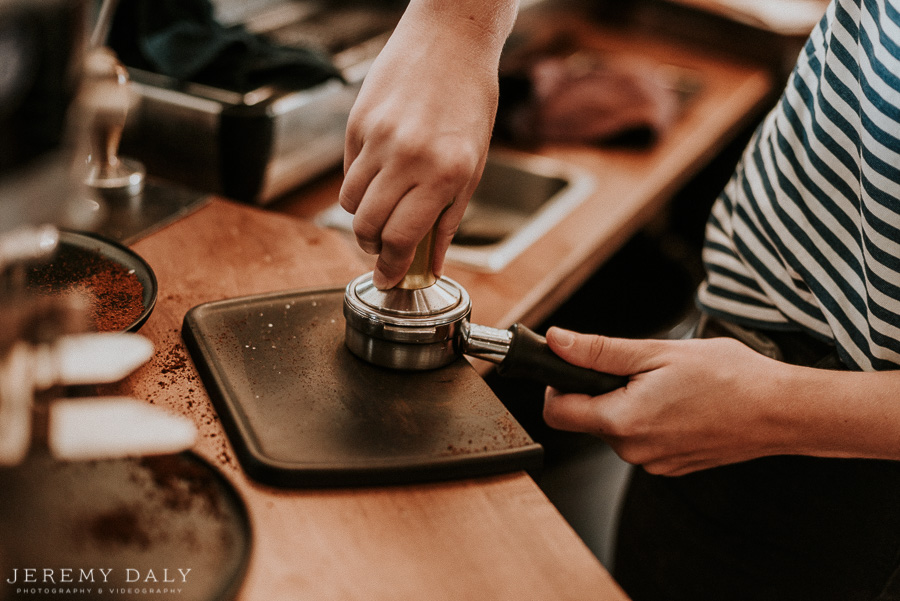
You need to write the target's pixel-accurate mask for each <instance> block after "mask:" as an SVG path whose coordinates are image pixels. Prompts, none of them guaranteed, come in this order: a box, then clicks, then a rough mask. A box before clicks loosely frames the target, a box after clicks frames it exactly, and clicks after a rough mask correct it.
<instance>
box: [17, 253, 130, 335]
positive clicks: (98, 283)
mask: <svg viewBox="0 0 900 601" xmlns="http://www.w3.org/2000/svg"><path fill="white" fill-rule="evenodd" d="M27 284H28V288H29V289H30V290H31V291H32V292H35V293H37V294H41V295H63V294H76V295H78V296H79V297H81V298H82V299H83V300H84V301H85V302H86V304H87V306H88V312H89V321H90V324H91V325H92V326H93V329H94V330H95V331H97V332H118V331H122V330H125V329H127V328H128V327H129V326H131V324H133V323H134V322H135V321H136V320H137V319H138V317H140V315H141V313H143V311H144V300H143V296H144V286H143V285H142V284H141V282H140V281H139V280H138V278H137V275H135V273H134V270H130V269H127V268H126V267H125V266H123V265H120V264H118V263H116V262H115V261H112V260H110V259H108V258H106V257H104V256H102V255H100V254H98V253H96V252H94V251H90V250H86V249H82V248H78V247H76V246H70V245H61V247H60V252H59V254H58V255H57V257H56V258H55V259H54V260H53V261H51V262H50V263H45V264H43V265H38V266H36V267H33V268H31V269H30V271H29V273H28V277H27Z"/></svg>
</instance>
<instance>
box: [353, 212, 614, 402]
mask: <svg viewBox="0 0 900 601" xmlns="http://www.w3.org/2000/svg"><path fill="white" fill-rule="evenodd" d="M434 235H435V228H432V230H431V231H430V232H429V234H428V235H427V236H426V237H425V239H424V240H422V242H420V243H419V245H418V247H417V248H416V254H415V258H414V259H413V263H412V265H411V267H410V269H409V272H408V273H407V274H406V276H405V277H404V278H403V280H402V281H401V282H400V283H399V284H398V285H397V286H395V287H394V288H391V289H389V290H379V289H377V288H376V287H375V285H374V284H373V282H372V275H373V273H372V272H369V273H366V274H363V275H361V276H359V277H358V278H356V279H354V280H353V281H351V282H350V283H349V284H348V285H347V288H346V290H345V292H344V318H345V320H346V327H345V334H344V341H345V344H346V346H347V348H348V349H349V350H350V352H351V353H353V354H354V355H356V356H357V357H359V358H360V359H362V360H364V361H367V362H369V363H373V364H375V365H379V366H381V367H387V368H391V369H400V370H427V369H436V368H439V367H442V366H444V365H447V364H449V363H450V362H452V361H454V360H455V359H456V358H457V357H459V356H460V355H461V354H466V355H469V356H472V357H477V358H479V359H485V360H487V361H490V362H492V363H496V364H497V372H498V373H499V374H500V375H503V376H509V377H525V378H529V379H534V380H538V381H540V382H542V383H544V384H548V385H550V386H553V387H554V388H556V389H558V390H562V391H566V392H580V393H585V394H591V395H600V394H605V393H607V392H610V391H612V390H614V389H616V388H620V387H622V386H624V385H626V384H627V383H628V378H626V377H623V376H614V375H611V374H605V373H600V372H596V371H593V370H590V369H585V368H582V367H577V366H575V365H572V364H570V363H567V362H565V361H563V360H562V359H560V358H559V357H558V356H557V355H556V354H555V353H554V352H553V351H552V350H550V348H549V347H548V346H547V341H546V339H544V337H542V336H539V335H538V334H535V333H534V332H532V331H531V330H529V329H528V328H526V327H525V326H523V325H521V324H514V325H513V326H512V327H510V328H509V329H507V330H503V329H498V328H491V327H487V326H481V325H477V324H473V323H470V321H469V315H470V313H471V309H472V303H471V300H470V299H469V295H468V293H467V292H466V291H465V289H464V288H463V287H462V286H460V285H459V284H458V283H456V282H455V281H453V280H451V279H450V278H448V277H445V276H442V277H441V278H437V277H435V276H434V274H433V272H432V269H431V264H432V257H433V254H434Z"/></svg>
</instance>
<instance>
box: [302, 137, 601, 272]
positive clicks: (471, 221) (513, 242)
mask: <svg viewBox="0 0 900 601" xmlns="http://www.w3.org/2000/svg"><path fill="white" fill-rule="evenodd" d="M596 185H597V182H596V179H595V178H594V177H593V176H592V175H591V174H590V173H588V172H586V171H583V170H581V169H578V168H576V167H574V166H572V165H570V164H568V163H565V162H562V161H558V160H555V159H550V158H547V157H540V156H536V155H531V154H525V153H519V152H513V151H492V152H491V154H490V155H489V156H488V162H487V165H485V169H484V175H483V176H482V178H481V182H480V183H479V185H478V188H477V189H476V191H475V194H474V195H473V197H472V200H471V201H470V202H469V206H468V208H467V209H466V214H465V216H464V217H463V221H462V223H461V224H460V228H459V232H458V233H457V235H456V237H455V238H454V241H453V245H452V246H451V247H450V250H449V251H448V253H447V258H448V260H450V261H455V262H458V263H462V264H465V265H468V266H470V267H474V268H476V269H479V270H481V271H488V272H494V271H500V270H502V269H503V268H504V267H506V265H508V264H509V262H510V261H512V260H513V259H515V258H516V257H517V256H518V255H519V254H520V253H521V252H522V251H524V250H525V249H527V248H528V247H529V246H531V245H532V244H534V243H535V242H536V241H537V240H538V239H539V238H540V237H541V236H543V235H544V234H545V233H546V232H547V231H548V230H549V229H551V228H552V227H553V226H554V225H556V224H557V223H558V222H559V221H560V220H561V219H562V218H563V217H565V216H566V215H567V214H568V213H569V212H570V211H571V210H572V209H574V208H575V207H577V206H578V205H579V204H580V203H581V202H582V201H583V200H584V199H585V198H586V197H587V196H588V195H590V194H591V193H592V192H593V191H594V190H595V189H596ZM316 221H317V222H318V223H319V224H320V225H325V226H328V227H334V228H338V229H343V230H350V229H351V228H352V223H353V216H352V215H350V214H349V213H347V212H346V211H344V210H343V209H342V208H341V207H340V206H339V205H333V206H332V207H330V208H328V209H326V210H325V211H323V212H322V213H320V214H319V215H318V217H317V219H316Z"/></svg>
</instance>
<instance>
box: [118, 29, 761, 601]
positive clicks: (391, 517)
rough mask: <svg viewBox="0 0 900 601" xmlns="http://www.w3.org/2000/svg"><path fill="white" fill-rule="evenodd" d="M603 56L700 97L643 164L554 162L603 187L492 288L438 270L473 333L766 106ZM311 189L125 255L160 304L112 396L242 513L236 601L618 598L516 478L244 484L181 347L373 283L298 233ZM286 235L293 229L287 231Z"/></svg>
mask: <svg viewBox="0 0 900 601" xmlns="http://www.w3.org/2000/svg"><path fill="white" fill-rule="evenodd" d="M595 42H596V43H597V44H599V45H608V46H609V47H610V48H613V49H615V50H616V51H618V52H626V53H627V52H634V53H640V54H642V55H649V56H652V57H658V58H659V59H660V60H665V61H668V62H677V63H679V64H682V65H684V66H687V67H690V68H694V69H697V70H698V72H700V73H702V74H703V77H704V89H703V91H702V92H701V93H700V95H699V96H698V97H697V98H696V99H695V101H694V102H693V104H692V105H691V107H690V108H689V110H688V111H687V113H686V114H685V115H684V116H683V118H682V119H681V120H680V122H679V123H678V125H677V126H676V128H675V130H674V131H672V132H671V133H670V134H669V135H668V136H666V137H665V138H664V139H663V140H661V141H660V143H658V144H657V145H656V146H655V147H653V148H652V149H651V150H649V151H645V152H633V151H631V152H629V151H624V150H623V151H603V152H600V151H598V150H596V149H587V148H566V147H562V146H554V147H546V148H542V149H540V154H544V155H547V156H551V157H555V158H559V159H563V160H566V161H571V162H572V163H574V164H577V165H579V166H581V167H583V168H586V169H589V170H591V171H593V172H594V173H596V174H598V175H599V176H600V179H601V181H602V185H601V186H600V188H599V189H598V190H597V191H596V192H595V193H594V194H592V195H591V197H590V198H588V199H587V200H586V201H585V202H584V203H583V204H582V205H581V206H580V207H579V208H578V209H576V210H575V211H574V212H573V213H572V214H571V215H570V216H568V217H567V218H566V219H565V220H563V221H562V222H561V223H560V224H559V225H558V226H556V227H555V228H554V229H553V230H552V231H551V232H550V233H549V234H547V235H546V236H545V237H544V238H543V239H542V240H540V242H539V243H538V244H536V245H534V246H533V247H531V248H530V249H529V250H528V251H526V252H525V253H523V254H522V255H521V256H520V257H519V258H518V259H516V260H515V261H514V262H513V263H512V264H510V265H509V266H508V267H507V268H506V269H505V270H504V271H503V272H501V273H496V274H485V273H478V272H476V271H473V270H469V269H465V268H462V267H460V266H458V265H449V266H448V269H447V273H448V275H450V276H451V277H453V278H454V279H456V280H457V281H459V282H460V283H462V285H463V286H465V287H466V288H467V290H468V291H469V293H470V295H471V296H472V299H473V304H474V319H475V320H476V321H478V322H479V323H484V324H487V325H495V326H501V325H502V326H506V325H509V324H511V323H513V322H514V321H523V322H525V323H529V324H534V323H536V322H538V321H539V320H540V319H541V318H542V317H544V316H546V315H547V314H548V313H549V312H550V311H551V310H552V309H553V308H554V307H555V306H556V305H557V304H558V303H559V302H561V301H562V300H563V299H564V298H565V297H566V296H567V295H568V294H570V293H571V292H572V291H573V290H574V289H575V288H577V287H578V286H579V285H580V284H581V283H582V282H583V281H584V280H585V279H586V278H587V277H588V276H589V275H590V273H591V272H593V271H594V269H595V268H596V267H597V266H599V265H600V264H602V263H603V261H605V260H606V259H607V258H608V257H609V256H610V255H611V254H612V253H613V252H614V251H615V250H616V249H618V248H619V247H620V245H621V244H622V243H623V242H624V241H625V240H626V239H627V238H628V237H630V236H631V235H632V234H633V233H635V232H636V231H637V230H638V229H639V228H641V227H642V226H643V225H644V224H646V223H647V222H648V221H649V220H650V219H651V218H652V217H653V215H654V214H655V213H656V212H657V211H658V210H659V209H660V207H661V206H663V204H664V203H665V202H666V200H667V199H668V197H669V195H670V194H671V193H672V192H673V191H674V190H675V189H677V188H678V187H679V186H680V185H682V184H683V183H684V182H685V181H686V180H687V179H688V178H689V177H691V176H692V175H693V174H694V173H695V172H696V171H697V170H698V169H699V168H700V167H701V166H702V165H703V164H704V163H705V162H706V161H708V160H709V158H710V157H711V156H713V155H714V154H715V153H716V152H717V151H718V150H719V149H720V148H721V147H722V146H723V145H724V144H725V143H726V142H727V141H728V140H729V139H730V138H731V136H733V135H734V133H735V132H736V131H737V130H739V129H740V128H742V127H744V126H745V124H746V123H747V122H748V120H749V119H750V118H751V117H754V116H756V115H757V114H758V110H759V108H760V107H761V106H762V105H763V104H764V102H765V101H766V99H767V97H768V95H769V94H770V92H771V84H770V83H769V79H768V77H767V75H766V73H765V71H764V70H763V69H761V68H756V67H752V66H749V65H735V64H732V63H728V62H725V61H724V60H719V59H716V58H715V57H710V56H702V55H699V54H696V53H693V52H691V51H689V50H687V49H683V48H679V47H677V46H674V45H672V44H667V43H663V42H659V41H655V40H639V39H635V38H633V37H629V38H625V37H620V36H617V35H615V34H610V35H608V36H601V37H598V38H596V40H595ZM339 186H340V177H339V176H338V175H334V176H331V177H326V178H324V179H323V180H321V181H319V182H317V183H316V184H315V185H313V186H310V187H308V188H306V189H305V190H302V191H300V192H299V193H298V194H297V195H295V196H294V197H293V198H290V199H286V200H285V201H282V202H281V203H279V204H278V205H277V206H275V207H273V209H275V210H262V209H257V208H252V207H248V206H243V205H238V204H235V203H232V202H229V201H226V200H222V199H212V200H211V202H210V203H209V204H208V205H206V206H204V207H203V208H201V209H199V210H197V211H196V212H194V213H193V214H191V215H189V216H187V217H185V218H183V219H181V220H180V221H178V222H176V223H174V224H172V225H169V226H168V227H166V228H164V229H162V230H160V231H158V232H156V233H154V234H152V235H150V236H149V237H147V238H145V239H143V240H141V241H139V242H137V243H136V244H134V249H135V250H136V251H137V252H138V253H140V254H141V255H142V256H143V257H144V258H145V259H146V260H147V261H148V262H149V263H150V265H151V266H152V267H153V269H154V270H155V271H156V275H157V278H158V281H159V291H160V292H159V300H158V302H157V306H156V309H155V311H154V313H153V315H152V316H151V317H150V319H149V320H148V322H147V323H146V325H145V326H144V328H143V329H142V333H143V334H145V335H146V336H147V337H149V338H150V339H151V340H152V341H153V342H154V343H155V344H156V347H157V352H156V355H155V356H154V358H153V359H152V360H151V361H150V363H149V364H147V365H146V366H144V367H142V368H141V369H140V370H139V371H138V372H136V373H135V374H133V375H132V376H131V377H129V378H128V379H126V380H125V381H124V382H122V383H121V384H119V385H117V386H115V387H114V388H115V390H114V391H113V392H116V393H122V394H127V395H130V396H135V397H137V398H142V399H147V400H149V401H150V402H152V403H154V404H156V405H159V406H162V407H165V408H168V409H170V410H172V411H175V412H178V413H182V414H186V415H188V416H191V417H192V418H193V419H194V421H195V422H196V423H197V425H198V427H199V429H200V439H199V442H198V445H197V449H196V450H197V452H198V453H199V454H200V455H202V456H203V457H205V458H206V459H208V460H209V461H211V462H212V463H213V464H214V465H216V466H217V467H219V468H220V469H221V470H222V472H223V473H224V475H225V476H226V477H227V478H228V479H229V480H230V481H231V482H232V483H234V485H235V486H236V488H237V489H238V491H239V492H240V494H241V496H242V497H243V498H244V500H245V501H246V503H247V506H248V508H249V513H250V519H251V523H252V527H253V533H254V534H253V545H254V549H253V555H252V559H251V564H250V568H249V573H248V575H247V579H246V581H245V583H244V586H243V588H242V591H241V593H240V599H242V600H253V601H255V600H258V599H266V600H277V599H285V600H291V601H295V600H298V599H315V600H316V601H323V600H328V599H342V600H344V599H359V600H365V601H373V600H379V599H385V600H388V599H389V600H392V601H395V600H402V599H410V600H416V601H418V600H421V599H429V600H439V599H448V600H450V599H453V600H457V599H490V600H492V601H502V600H513V599H516V600H518V599H588V598H590V599H600V600H610V601H614V600H624V599H625V598H626V597H625V595H624V594H623V593H622V592H621V590H620V589H619V588H618V586H617V585H616V583H615V582H614V581H613V580H612V579H611V577H610V576H609V574H608V573H607V572H606V570H605V569H604V568H603V567H602V566H601V565H600V564H599V562H598V561H597V560H596V559H595V558H594V556H593V555H592V554H591V553H590V552H589V550H588V549H587V547H585V545H584V544H583V543H582V542H581V540H580V539H579V538H578V537H577V536H576V534H575V533H574V532H573V531H572V530H571V528H570V527H569V526H568V525H567V524H566V522H565V521H564V520H563V518H562V517H561V516H560V515H559V513H558V512H557V511H556V510H555V508H554V507H553V506H552V505H551V504H550V502H549V501H548V500H547V498H546V497H545V496H544V495H543V494H542V492H541V491H540V490H539V489H538V487H537V485H536V484H535V483H534V482H533V481H532V480H531V478H529V477H528V476H527V475H526V474H524V473H511V474H508V475H503V476H497V477H490V478H481V479H471V480H460V481H452V482H446V483H437V484H422V485H410V486H390V487H383V488H366V489H339V490H297V491H289V490H282V489H277V490H276V489H271V488H267V487H265V486H261V485H258V484H256V483H255V482H253V481H251V480H249V479H248V478H247V477H246V475H245V474H244V473H243V471H242V470H241V469H240V467H239V466H238V465H237V461H236V459H235V457H234V454H233V451H232V448H231V446H230V444H229V442H228V440H227V439H226V437H225V434H224V432H223V429H222V426H221V424H220V422H219V420H218V418H217V416H216V413H215V411H214V410H213V408H212V405H211V403H210V401H209V398H208V396H207V395H206V392H205V390H204V388H203V386H202V384H201V382H200V380H199V377H198V375H197V372H196V370H195V369H194V367H193V365H192V364H191V362H190V359H189V357H188V355H187V352H186V350H185V348H184V346H183V344H182V341H181V337H180V332H181V322H182V319H183V317H184V315H185V313H186V311H187V310H188V309H190V308H191V307H192V306H195V305H197V304H200V303H203V302H207V301H211V300H216V299H222V298H229V297H235V296H242V295H246V294H255V293H262V292H268V291H275V290H286V289H296V288H307V287H332V286H342V285H344V284H346V282H348V281H349V280H350V279H352V278H353V277H355V276H356V275H359V274H360V273H362V272H363V271H366V270H368V269H369V268H370V265H371V259H370V258H369V257H366V256H365V255H363V254H362V253H361V252H360V251H359V250H358V249H357V248H356V246H355V244H354V243H353V242H352V240H350V239H349V237H348V236H346V235H344V234H341V233H338V232H335V231H326V230H323V229H321V228H318V227H316V226H315V225H313V224H312V221H311V220H310V217H311V216H312V215H314V214H315V213H316V212H317V211H318V210H321V209H322V208H324V207H325V206H327V205H329V204H330V203H333V202H334V201H335V200H336V198H337V190H338V189H339ZM298 217H299V218H298Z"/></svg>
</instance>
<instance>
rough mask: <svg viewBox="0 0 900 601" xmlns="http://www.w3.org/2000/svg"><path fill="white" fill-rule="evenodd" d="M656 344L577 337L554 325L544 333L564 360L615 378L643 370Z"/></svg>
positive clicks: (551, 347)
mask: <svg viewBox="0 0 900 601" xmlns="http://www.w3.org/2000/svg"><path fill="white" fill-rule="evenodd" d="M657 342H659V341H657V340H632V339H629V338H611V337H609V336H597V335H594V334H579V333H578V332H572V331H571V330H565V329H563V328H558V327H555V326H554V327H552V328H550V329H549V330H548V331H547V345H548V346H549V347H550V349H551V350H552V351H553V352H554V353H556V354H557V355H559V357H560V358H561V359H563V360H564V361H567V362H568V363H571V364H572V365H577V366H579V367H586V368H588V369H593V370H595V371H601V372H606V373H610V374H615V375H618V376H627V375H631V374H636V373H639V372H642V371H645V370H646V369H647V365H648V363H649V357H650V356H651V355H652V354H653V351H654V349H655V344H656V343H657Z"/></svg>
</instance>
